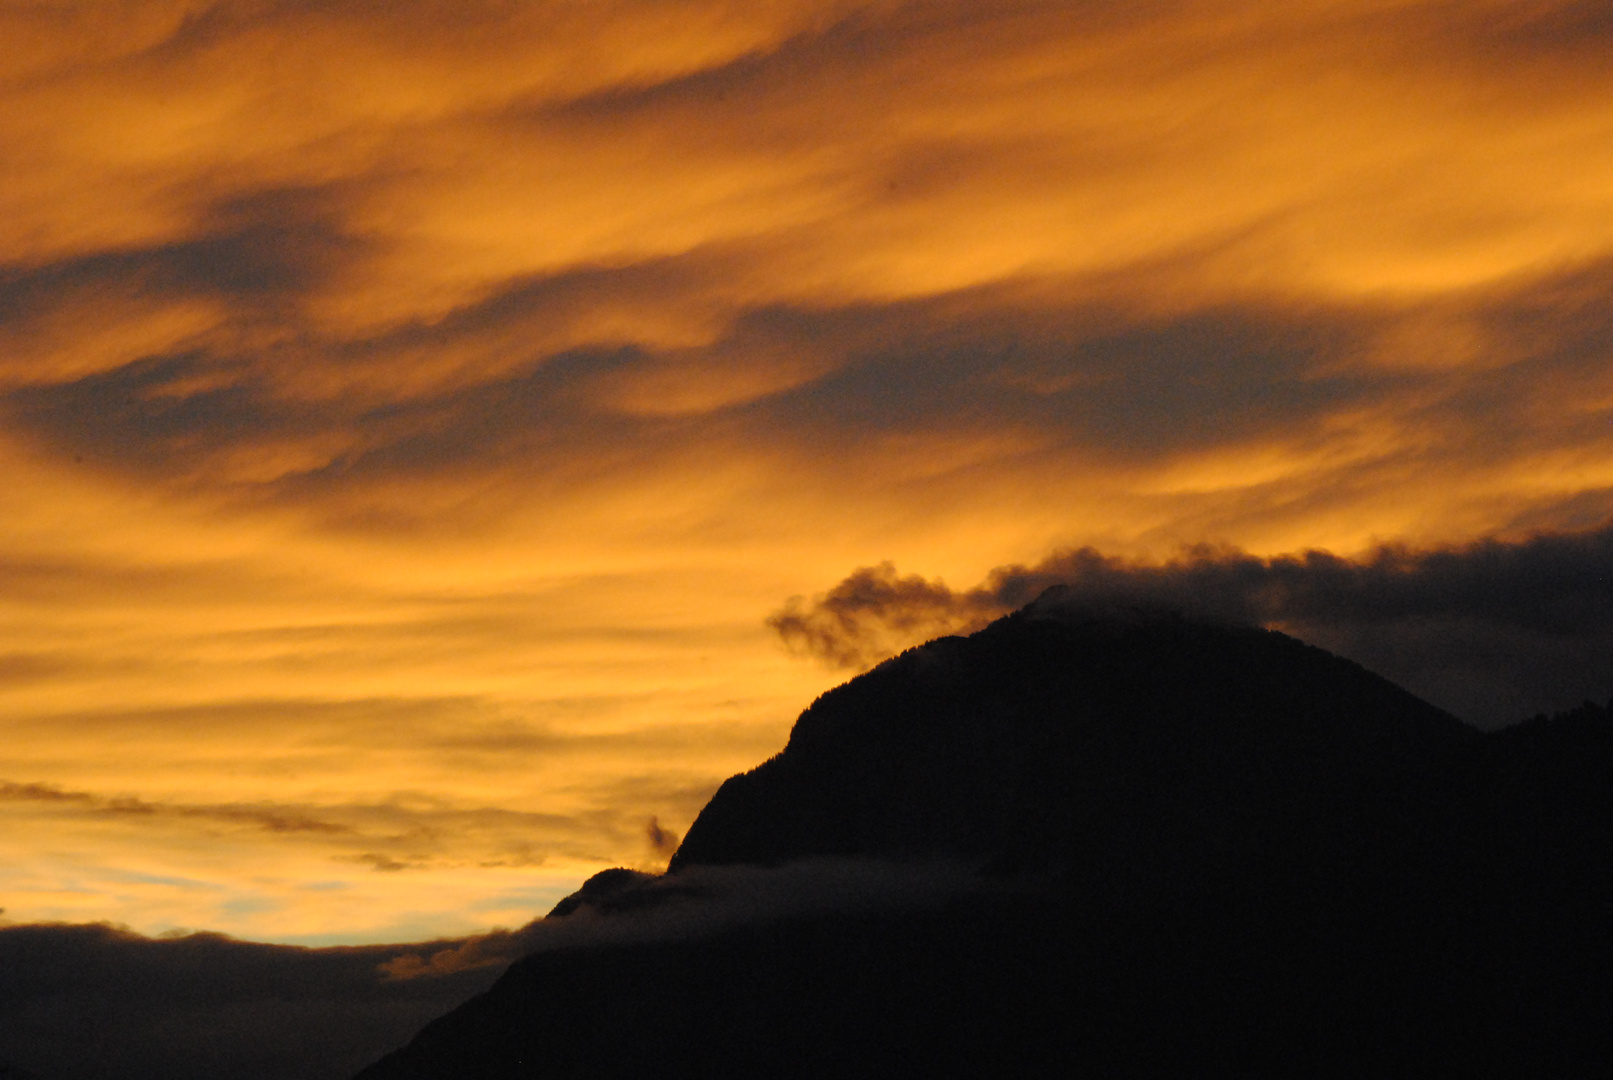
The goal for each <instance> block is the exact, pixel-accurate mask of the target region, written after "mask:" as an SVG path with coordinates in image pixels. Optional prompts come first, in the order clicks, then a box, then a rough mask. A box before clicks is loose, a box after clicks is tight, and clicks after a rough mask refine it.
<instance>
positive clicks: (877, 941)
mask: <svg viewBox="0 0 1613 1080" xmlns="http://www.w3.org/2000/svg"><path fill="white" fill-rule="evenodd" d="M1610 768H1613V724H1610V721H1609V716H1608V710H1607V709H1606V708H1603V707H1600V706H1596V705H1591V704H1589V703H1587V704H1586V705H1585V706H1584V707H1582V708H1580V709H1578V710H1576V711H1574V712H1572V713H1566V714H1561V715H1558V716H1556V717H1551V718H1547V717H1544V716H1541V717H1537V718H1535V719H1533V720H1531V721H1528V722H1525V723H1523V724H1519V725H1516V726H1514V727H1511V728H1508V729H1505V730H1503V731H1500V732H1497V733H1493V734H1481V733H1479V732H1478V731H1476V730H1474V729H1471V728H1468V727H1466V726H1465V725H1463V724H1461V723H1460V722H1458V721H1457V720H1455V719H1454V718H1453V717H1451V716H1449V715H1448V714H1446V713H1444V712H1442V711H1440V710H1438V709H1436V708H1434V707H1433V706H1431V705H1428V704H1426V703H1424V702H1422V701H1420V700H1419V699H1417V698H1415V697H1414V696H1412V695H1411V694H1409V693H1407V692H1405V691H1404V690H1401V689H1399V688H1398V687H1396V686H1394V685H1393V684H1391V683H1389V682H1387V681H1385V680H1384V679H1381V678H1379V677H1378V676H1376V675H1373V674H1372V673H1370V672H1368V671H1366V670H1364V669H1363V668H1361V667H1359V666H1358V665H1356V664H1353V663H1351V662H1349V661H1346V660H1342V659H1340V658H1338V657H1335V656H1332V655H1330V654H1328V653H1326V652H1323V651H1322V650H1320V649H1316V648H1312V647H1310V646H1307V645H1305V644H1303V643H1301V642H1299V641H1296V640H1294V639H1292V638H1289V637H1286V636H1284V635H1282V634H1279V633H1276V632H1273V631H1267V630H1260V629H1253V628H1247V627H1238V626H1226V625H1216V624H1212V623H1207V622H1201V621H1194V620H1190V619H1186V618H1183V617H1181V616H1179V615H1174V614H1171V613H1169V612H1162V611H1148V610H1138V609H1132V608H1123V607H1093V606H1087V605H1082V604H1080V603H1078V602H1077V601H1076V600H1075V598H1074V597H1073V596H1071V595H1070V594H1068V593H1065V592H1061V591H1058V590H1052V591H1050V592H1049V593H1048V594H1045V595H1044V596H1043V597H1042V598H1041V599H1039V600H1038V601H1037V602H1036V603H1034V604H1032V605H1030V606H1029V607H1027V608H1025V609H1023V610H1021V611H1019V612H1016V613H1015V614H1013V615H1010V616H1008V617H1006V618H1003V619H1001V620H999V621H997V622H995V623H993V624H992V625H990V626H988V627H987V628H986V629H984V630H982V631H980V632H978V633H976V634H973V635H971V636H969V637H967V638H943V639H939V640H937V641H934V642H931V643H929V644H928V645H925V646H922V647H920V648H917V649H913V650H910V651H908V652H907V653H904V654H903V655H902V656H900V657H897V658H895V659H893V660H890V661H888V662H886V663H885V664H882V665H880V666H879V667H878V668H876V669H874V670H873V671H870V672H868V673H867V674H865V675H863V676H860V677H858V678H856V679H853V680H852V681H851V682H849V683H847V684H846V685H844V686H842V687H839V688H837V689H835V690H832V691H830V692H829V693H827V694H825V695H823V697H821V698H820V699H819V700H818V701H817V702H815V703H814V704H813V705H812V706H811V707H810V708H809V709H807V711H806V712H805V713H803V714H802V716H801V718H800V719H799V721H798V722H797V724H796V726H795V728H794V730H793V732H792V734H791V736H790V740H789V743H788V745H787V746H786V748H785V749H784V750H783V751H782V752H781V753H780V754H779V755H778V756H776V757H775V758H773V759H771V760H770V761H768V762H765V763H764V764H762V765H761V766H759V767H757V768H756V769H754V770H752V771H750V772H748V773H744V774H742V775H740V776H736V777H733V778H731V779H730V780H728V781H727V782H726V783H725V784H723V786H722V787H721V788H720V789H719V790H718V792H717V793H716V795H715V796H714V797H713V798H712V800H711V801H710V803H709V804H708V805H707V807H706V808H705V809H704V810H703V811H702V813H701V814H700V816H699V818H698V819H697V820H696V822H695V823H694V825H693V826H692V827H691V828H690V830H689V832H688V835H687V837H686V838H685V839H684V841H683V844H682V846H681V847H680V848H679V849H678V851H677V853H676V855H675V856H674V858H673V860H672V864H671V867H670V869H669V872H668V874H667V875H665V876H664V877H661V878H645V877H643V876H640V875H632V874H625V873H619V872H618V873H612V872H607V875H602V876H601V877H600V878H598V879H596V880H595V881H593V882H591V883H590V884H589V885H588V886H585V888H584V889H583V890H582V891H581V892H579V893H578V894H576V895H575V896H574V897H571V898H568V899H567V901H564V902H562V904H561V905H560V906H559V907H558V908H557V910H556V914H554V915H552V916H551V918H555V919H567V920H577V919H583V920H593V921H594V923H596V924H597V925H598V926H599V927H601V928H603V929H604V930H609V929H611V928H613V927H614V928H625V927H630V926H634V925H638V923H637V922H635V920H637V921H638V922H642V921H643V920H644V919H646V918H647V917H648V916H647V914H646V913H650V914H653V913H655V912H657V911H661V912H666V911H682V912H685V913H688V912H694V913H698V912H699V911H700V910H701V905H702V904H703V903H708V902H709V901H707V900H703V899H702V898H703V897H705V896H709V895H710V894H711V886H710V885H709V884H708V883H709V882H711V881H717V880H728V881H735V880H741V879H743V877H744V875H747V874H748V875H752V876H753V877H755V879H756V880H759V881H761V880H772V879H768V878H766V875H767V874H769V873H773V872H775V871H776V870H777V868H781V867H782V868H789V867H807V868H811V867H814V866H822V867H830V866H835V865H867V866H879V867H883V868H884V869H883V870H882V871H881V872H882V873H889V874H892V875H901V874H904V873H905V874H912V875H920V874H922V873H924V872H927V871H926V868H934V867H937V866H946V867H951V868H954V869H955V870H956V872H957V873H958V874H961V875H963V876H965V877H966V878H967V880H968V881H969V882H970V885H969V887H968V888H966V889H963V890H953V891H951V892H948V893H945V894H944V895H943V894H941V893H937V894H936V896H935V897H934V898H933V899H931V900H930V901H929V902H922V901H921V900H915V899H914V896H913V894H912V893H911V891H910V892H909V893H908V894H906V898H905V899H904V900H902V901H901V902H897V901H894V900H893V901H890V902H886V903H882V904H869V903H860V904H858V903H851V902H849V901H848V902H847V903H844V904H840V905H838V906H837V905H835V904H833V903H830V904H827V905H823V906H820V907H818V908H816V909H812V910H802V909H799V908H795V909H791V908H788V906H787V905H785V906H779V907H777V910H776V911H773V912H772V913H771V914H770V912H769V910H768V901H767V899H766V897H767V895H768V894H767V892H766V891H765V890H758V891H755V892H754V895H755V896H756V897H757V898H758V899H757V900H756V901H755V905H756V907H757V908H758V910H757V912H756V917H755V918H752V919H750V920H741V921H737V922H736V921H732V920H730V921H728V922H722V921H711V922H709V924H708V925H705V926H704V928H703V929H697V930H691V929H689V928H688V926H689V925H698V920H694V922H693V923H691V922H689V921H688V920H686V922H685V925H684V929H682V930H680V931H678V932H675V933H674V932H669V931H663V932H655V931H653V930H646V931H644V932H641V933H638V934H636V935H635V934H626V933H623V934H618V935H617V936H616V937H615V938H614V939H612V938H611V937H610V935H609V934H605V935H604V936H603V937H602V938H601V939H600V941H599V942H598V943H597V944H593V945H578V946H573V947H570V948H563V949H553V950H548V951H543V952H539V953H536V954H534V955H532V956H529V957H527V958H525V959H524V960H521V961H519V962H517V963H516V964H514V965H513V966H512V967H511V968H510V969H509V971H508V972H506V973H505V975H504V976H503V977H502V978H501V979H500V981H499V982H498V983H497V984H495V986H494V987H493V988H492V989H491V990H490V991H488V992H487V993H486V994H484V995H482V996H481V997H478V998H476V999H473V1000H472V1001H470V1002H468V1003H467V1004H465V1005H464V1006H461V1007H460V1008H459V1009H457V1010H456V1011H454V1012H453V1013H450V1014H449V1015H448V1016H446V1017H444V1018H442V1019H440V1020H438V1021H436V1022H434V1023H433V1024H431V1025H430V1026H428V1027H427V1028H426V1029H425V1030H424V1031H423V1032H422V1033H421V1034H420V1035H419V1036H418V1037H417V1038H416V1039H415V1040H414V1042H412V1043H411V1044H409V1045H408V1046H407V1047H405V1048H403V1049H401V1050H399V1051H397V1052H395V1053H394V1054H392V1055H389V1056H388V1057H387V1058H385V1059H383V1060H382V1061H381V1062H379V1063H377V1064H376V1065H374V1066H372V1067H371V1068H370V1069H368V1070H366V1071H365V1072H364V1073H362V1074H361V1076H362V1077H363V1078H364V1080H405V1078H408V1080H417V1078H418V1080H424V1078H428V1077H429V1078H436V1077H442V1078H448V1077H453V1078H456V1080H475V1078H487V1080H494V1078H506V1077H509V1078H513V1077H550V1076H554V1077H562V1076H563V1077H627V1076H648V1075H663V1076H664V1075H671V1076H702V1077H705V1076H800V1077H807V1076H814V1077H823V1076H894V1075H910V1074H911V1075H928V1076H944V1077H952V1076H956V1077H963V1076H983V1075H991V1076H1040V1075H1047V1074H1054V1075H1062V1074H1074V1073H1077V1072H1079V1071H1082V1070H1086V1071H1093V1072H1097V1073H1100V1074H1103V1075H1128V1076H1131V1075H1159V1074H1174V1075H1184V1074H1193V1075H1202V1074H1205V1073H1213V1072H1224V1071H1237V1072H1241V1073H1257V1074H1277V1075H1305V1076H1315V1075H1340V1076H1342V1075H1360V1074H1362V1073H1363V1072H1369V1073H1374V1074H1384V1075H1396V1076H1409V1075H1434V1074H1438V1075H1453V1074H1456V1075H1460V1074H1469V1075H1516V1076H1524V1075H1528V1076H1541V1075H1552V1076H1580V1075H1584V1076H1589V1075H1601V1074H1603V1073H1604V1072H1605V1070H1606V1066H1607V1065H1608V1064H1609V1062H1608V1056H1607V1050H1608V1047H1607V1043H1606V1037H1605V1035H1604V1034H1603V1032H1602V1028H1603V1027H1604V1026H1605V1020H1606V1017H1607V1016H1608V1015H1613V1012H1610V1006H1613V994H1610V989H1609V978H1608V975H1607V972H1608V971H1609V966H1608V960H1609V958H1610V952H1609V940H1608V934H1609V930H1608V928H1609V913H1610V910H1613V908H1610V906H1609V905H1610V902H1613V889H1610V868H1613V797H1610V795H1613V782H1610ZM770 867H771V868H775V870H774V871H770V870H768V869H766V868H770ZM722 875H728V877H727V878H723V877H722ZM645 925H648V924H645ZM666 925H667V926H671V925H673V923H670V922H669V923H667V924H666Z"/></svg>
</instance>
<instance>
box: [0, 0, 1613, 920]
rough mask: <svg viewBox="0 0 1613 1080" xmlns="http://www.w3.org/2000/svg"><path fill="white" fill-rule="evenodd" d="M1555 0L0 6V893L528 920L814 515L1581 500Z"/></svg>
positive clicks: (1581, 412) (1074, 526)
mask: <svg viewBox="0 0 1613 1080" xmlns="http://www.w3.org/2000/svg"><path fill="white" fill-rule="evenodd" d="M1592 8H1593V5H1588V4H1584V3H1574V2H1568V0H1563V2H1547V0H1538V2H1533V3H1500V2H1499V0H1497V2H1493V3H1492V2H1488V0H1485V2H1479V3H1472V4H1467V5H1460V6H1454V7H1453V6H1452V5H1448V4H1435V3H1429V2H1414V0H1315V2H1308V3H1302V4H1290V5H1284V6H1283V7H1282V9H1281V10H1274V9H1272V7H1271V6H1270V5H1266V4H1257V3H1254V2H1253V0H1166V2H1162V3H1159V4H1147V5H1111V4H1102V3H1100V4H1092V5H1075V6H1072V5H1068V4H1055V3H1042V2H1031V0H1014V2H1009V3H1003V4H993V5H978V4H969V3H963V2H961V0H958V2H951V0H931V2H917V3H893V2H892V3H887V2H869V3H858V2H854V0H834V2H830V0H821V2H813V0H770V2H766V3H755V2H748V3H738V2H731V0H693V2H677V3H673V2H671V0H666V2H661V0H639V2H633V3H629V2H626V0H546V2H535V3H531V4H515V5H512V4H500V3H455V4H446V3H442V2H440V0H410V2H403V3H391V4H384V5H382V4H374V3H370V2H366V0H352V2H342V3H334V4H320V5H305V4H294V3H278V2H257V0H221V2H207V0H140V2H135V0H95V2H91V0H48V2H40V3H27V4H0V40H4V41H5V42H6V43H7V46H8V47H7V48H6V49H4V50H0V145H3V146H4V147H6V153H5V154H3V155H0V221H4V222H5V226H4V228H0V725H3V727H0V735H3V737H4V747H5V748H4V750H0V784H3V785H9V786H7V787H0V819H3V820H4V822H5V823H6V827H5V830H4V835H5V836H6V839H5V841H4V851H3V853H0V856H3V857H0V865H3V866H5V867H7V869H5V870H3V871H0V908H4V914H3V915H0V918H3V919H6V920H13V921H30V920H50V919H65V920H74V921H78V920H93V919H106V920H113V921H117V922H121V923H126V924H128V925H130V926H133V927H134V928H136V929H139V930H142V931H146V932H160V931H163V930H167V929H171V928H173V927H176V926H186V927H202V928H208V929H215V930H222V931H226V932H229V933H232V934H236V935H239V936H243V937H252V938H259V939H264V940H281V941H316V940H317V941H375V940H384V939H387V938H392V939H394V940H395V939H398V938H400V937H410V936H418V937H429V936H433V935H437V934H457V933H467V932H472V931H475V930H479V929H486V928H488V927H491V926H493V925H497V924H503V925H509V924H511V923H514V922H521V921H524V920H525V919H526V918H530V917H532V916H535V915H537V914H540V913H541V912H542V910H544V909H545V908H546V907H547V906H548V905H550V904H552V903H553V901H554V900H555V899H558V898H559V896H561V895H563V894H564V893H566V892H568V891H570V890H571V889H572V888H574V887H575V885H576V884H577V882H578V881H579V880H580V879H581V878H582V877H584V876H586V875H587V874H588V873H589V872H591V871H593V870H597V869H600V868H603V867H605V866H608V865H612V864H616V863H629V864H638V865H648V864H649V863H650V862H652V861H653V860H655V859H657V858H662V857H664V856H663V855H662V854H661V853H658V852H656V851H654V850H652V848H651V847H650V846H649V845H648V842H647V841H646V839H645V835H644V827H645V823H646V822H647V821H648V820H649V819H650V818H651V817H652V816H654V817H656V818H657V819H658V820H660V821H661V822H662V823H663V824H665V825H666V826H668V827H670V828H672V829H673V830H674V831H677V832H682V831H683V830H684V829H686V828H687V827H688V824H689V822H690V821H691V820H692V818H693V815H694V814H695V813H696V812H697V811H698V809H699V807H700V806H701V805H702V803H703V802H704V800H705V798H706V797H708V796H709V794H710V792H711V791H712V790H713V789H714V788H715V786H716V784H717V783H718V782H720V780H721V779H722V778H723V777H725V776H727V775H729V774H730V773H732V772H735V771H738V770H740V769H743V768H748V767H750V766H751V765H754V764H755V763H757V762H759V761H760V760H762V759H763V758H765V757H767V756H768V755H769V754H771V753H772V752H774V751H775V750H776V749H777V748H778V747H779V746H781V745H782V743H783V740H784V738H785V735H786V733H787V731H788V728H789V724H790V723H791V722H792V720H793V719H794V716H795V715H796V714H797V713H798V712H799V710H800V709H801V708H803V707H804V706H805V705H806V704H807V703H808V702H809V701H810V700H811V698H812V697H813V696H815V695H816V694H817V693H819V692H821V691H822V690H824V689H826V688H827V687H828V686H829V685H831V684H832V683H833V682H835V681H837V680H838V678H839V676H837V675H835V674H834V673H831V672H826V671H823V670H819V669H817V668H814V667H812V666H810V665H807V664H803V663H801V662H800V661H798V660H794V659H792V658H791V657H790V656H789V655H788V654H787V653H786V651H785V650H784V649H783V647H782V646H781V645H780V643H779V642H778V641H777V639H776V637H775V636H774V635H773V634H772V633H771V632H770V631H769V630H768V629H767V627H766V626H765V625H764V624H763V620H764V618H765V617H766V615H767V614H768V613H769V612H770V611H772V610H774V609H775V608H776V607H777V605H778V604H779V603H781V602H782V601H783V600H784V599H785V598H786V597H789V596H792V595H797V594H812V593H814V592H819V591H822V590H823V589H824V588H826V587H827V586H829V585H830V584H832V583H833V582H835V581H837V580H839V579H840V578H841V577H842V576H843V575H844V574H845V573H846V572H847V571H849V570H850V569H852V568H853V567H856V566H864V565H873V564H877V563H880V562H883V561H886V560H890V561H893V562H895V563H896V564H897V565H898V566H900V567H902V568H903V569H904V570H911V571H917V572H921V573H923V574H925V575H929V576H940V577H942V578H945V579H946V580H947V581H949V582H952V583H953V584H955V585H960V586H962V585H969V584H973V583H974V582H976V581H979V580H981V579H982V578H983V577H984V576H985V575H986V574H987V573H988V572H989V571H990V570H991V569H992V568H993V567H997V566H1000V565H1003V564H1006V563H1011V562H1027V561H1034V560H1036V559H1038V558H1041V557H1042V556H1044V555H1046V554H1047V553H1048V552H1050V551H1053V550H1055V549H1057V548H1060V547H1067V546H1080V545H1086V544H1091V545H1095V546H1097V547H1099V548H1100V549H1102V550H1104V551H1106V552H1110V553H1113V554H1117V555H1127V556H1134V557H1163V556H1168V555H1169V554H1171V553H1172V552H1174V551H1176V550H1178V549H1179V548H1180V547H1181V546H1182V545H1187V544H1197V543H1212V544H1227V545H1236V546H1239V547H1241V548H1243V549H1245V550H1248V551H1250V552H1253V553H1256V554H1276V553H1280V552H1285V551H1295V550H1301V549H1305V548H1321V549H1327V550H1331V551H1335V552H1339V553H1346V554H1347V553H1353V552H1358V551H1363V550H1366V549H1368V548H1370V547H1372V546H1373V545H1374V544H1376V543H1379V542H1385V541H1396V542H1405V543H1411V544H1440V543H1459V542H1463V541H1466V540H1470V539H1472V538H1475V537H1481V536H1486V535H1502V536H1511V535H1525V534H1527V533H1529V532H1532V531H1541V530H1549V529H1573V528H1584V527H1588V526H1589V525H1593V524H1596V523H1598V522H1599V521H1601V520H1603V519H1605V518H1607V517H1608V516H1609V515H1610V514H1613V467H1610V466H1609V464H1608V463H1609V462H1613V424H1610V423H1609V412H1610V410H1613V363H1610V362H1609V361H1610V357H1609V348H1610V343H1613V334H1610V332H1609V330H1608V328H1609V327H1610V326H1613V310H1610V308H1609V302H1608V300H1607V297H1608V296H1609V295H1613V293H1610V291H1609V290H1608V288H1607V286H1608V284H1609V283H1610V281H1613V137H1610V136H1613V75H1610V74H1609V73H1608V70H1607V67H1606V64H1605V62H1604V57H1605V55H1606V50H1607V48H1608V47H1610V46H1613V30H1610V29H1609V24H1608V21H1607V19H1606V18H1605V17H1604V16H1600V15H1599V14H1598V13H1597V12H1596V11H1594V10H1592Z"/></svg>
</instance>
